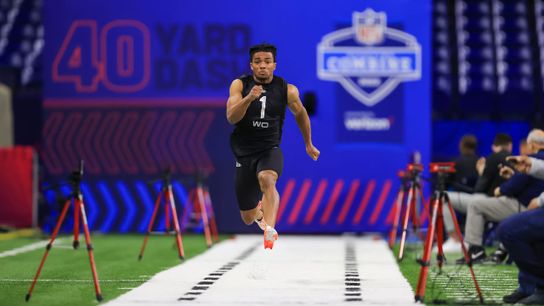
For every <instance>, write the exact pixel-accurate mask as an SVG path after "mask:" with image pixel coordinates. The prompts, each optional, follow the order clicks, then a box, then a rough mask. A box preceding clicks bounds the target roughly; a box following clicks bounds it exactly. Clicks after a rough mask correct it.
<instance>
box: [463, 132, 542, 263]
mask: <svg viewBox="0 0 544 306" xmlns="http://www.w3.org/2000/svg"><path fill="white" fill-rule="evenodd" d="M543 135H544V132H543V131H542V130H532V131H531V132H530V133H529V136H528V137H527V143H528V145H529V146H530V148H531V152H532V153H533V154H530V155H529V156H531V157H534V158H537V159H542V160H544V144H543V143H540V142H539V141H538V140H540V137H542V136H543ZM542 192H544V181H543V180H539V179H536V178H534V177H532V176H529V175H527V174H525V173H519V172H518V173H516V174H514V176H512V177H511V178H510V179H509V180H508V181H506V182H504V183H503V184H501V185H500V186H499V187H497V188H496V190H495V191H494V195H495V197H485V198H484V197H482V198H477V199H474V201H473V202H472V204H471V205H470V206H469V207H468V210H467V221H466V225H465V242H467V243H468V244H469V251H468V252H469V256H470V259H471V261H472V262H481V261H483V260H484V259H485V258H486V255H485V251H484V248H483V246H482V239H483V233H484V226H485V222H486V221H493V222H499V221H502V220H504V219H506V218H507V217H509V216H511V215H514V214H517V213H520V212H524V211H526V210H527V206H528V205H529V203H530V202H531V200H532V199H533V198H535V197H538V196H539V195H540V194H541V193H542ZM463 261H464V258H463V259H461V260H459V261H458V263H462V262H463Z"/></svg>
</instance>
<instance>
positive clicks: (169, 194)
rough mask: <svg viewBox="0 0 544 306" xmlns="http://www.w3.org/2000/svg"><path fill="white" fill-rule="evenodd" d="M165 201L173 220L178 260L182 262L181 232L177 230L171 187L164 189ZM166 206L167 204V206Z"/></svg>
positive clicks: (177, 223) (176, 215)
mask: <svg viewBox="0 0 544 306" xmlns="http://www.w3.org/2000/svg"><path fill="white" fill-rule="evenodd" d="M166 199H167V200H166V201H167V202H169V204H170V208H171V210H172V218H173V219H174V227H175V229H176V242H177V244H178V255H179V259H181V260H183V258H184V257H185V254H184V252H183V242H182V241H181V232H180V230H179V221H178V214H177V211H176V203H175V202H174V195H173V193H172V186H171V185H168V188H167V189H166ZM167 205H168V204H167Z"/></svg>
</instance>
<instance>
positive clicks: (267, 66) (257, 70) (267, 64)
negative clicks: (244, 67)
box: [249, 44, 276, 83]
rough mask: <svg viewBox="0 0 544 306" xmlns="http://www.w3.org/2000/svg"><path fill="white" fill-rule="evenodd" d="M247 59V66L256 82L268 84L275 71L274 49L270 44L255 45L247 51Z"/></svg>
mask: <svg viewBox="0 0 544 306" xmlns="http://www.w3.org/2000/svg"><path fill="white" fill-rule="evenodd" d="M249 59H250V62H249V66H250V68H251V71H253V76H254V77H255V78H256V79H257V81H259V82H261V83H267V82H270V81H271V80H272V76H273V75H274V70H276V47H275V46H274V45H271V44H259V45H255V46H253V47H251V48H250V49H249Z"/></svg>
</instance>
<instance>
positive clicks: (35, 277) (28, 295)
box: [25, 199, 72, 301]
mask: <svg viewBox="0 0 544 306" xmlns="http://www.w3.org/2000/svg"><path fill="white" fill-rule="evenodd" d="M71 201H72V200H71V199H69V200H68V201H66V203H65V204H64V208H63V209H62V212H61V213H60V217H59V220H58V221H57V225H56V226H55V229H54V230H53V234H52V235H51V239H50V240H49V243H48V244H47V246H46V247H45V253H44V254H43V257H42V261H41V262H40V265H39V266H38V271H36V275H35V276H34V280H33V281H32V285H30V289H29V290H28V293H27V294H26V297H25V299H26V300H27V301H28V300H29V299H30V296H31V295H32V290H34V286H36V281H37V280H38V277H40V273H41V272H42V268H43V265H44V263H45V260H46V259H47V255H49V250H51V247H53V243H54V242H55V239H56V238H57V234H58V233H59V230H60V227H61V225H62V222H63V221H64V217H66V212H67V211H68V207H69V206H70V202H71Z"/></svg>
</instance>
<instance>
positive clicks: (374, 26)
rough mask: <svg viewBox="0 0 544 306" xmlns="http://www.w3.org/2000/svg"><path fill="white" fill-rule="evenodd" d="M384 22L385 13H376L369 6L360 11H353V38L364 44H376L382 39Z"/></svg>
mask: <svg viewBox="0 0 544 306" xmlns="http://www.w3.org/2000/svg"><path fill="white" fill-rule="evenodd" d="M386 23H387V21H386V16H385V13H377V12H375V11H374V10H372V9H370V8H369V9H366V10H364V11H363V12H362V13H359V12H354V13H353V26H354V27H355V34H356V35H355V38H356V39H357V41H358V42H360V43H362V44H365V45H376V44H379V43H381V42H382V41H383V39H384V38H383V36H384V35H383V33H384V29H385V27H386Z"/></svg>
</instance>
